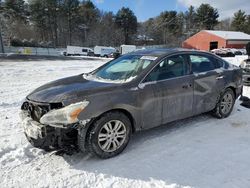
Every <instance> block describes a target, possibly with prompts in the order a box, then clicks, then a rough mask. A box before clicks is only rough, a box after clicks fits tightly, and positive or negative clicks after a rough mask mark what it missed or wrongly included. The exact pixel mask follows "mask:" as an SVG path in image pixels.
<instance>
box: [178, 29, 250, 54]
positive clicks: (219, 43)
mask: <svg viewBox="0 0 250 188" xmlns="http://www.w3.org/2000/svg"><path fill="white" fill-rule="evenodd" d="M248 42H250V35H248V34H246V33H243V32H235V31H213V30H202V31H200V32H199V33H196V34H195V35H193V36H191V37H190V38H188V39H187V40H185V41H184V42H183V43H182V47H183V48H190V49H198V50H206V51H209V50H213V49H216V48H238V49H239V48H245V46H246V44H247V43H248Z"/></svg>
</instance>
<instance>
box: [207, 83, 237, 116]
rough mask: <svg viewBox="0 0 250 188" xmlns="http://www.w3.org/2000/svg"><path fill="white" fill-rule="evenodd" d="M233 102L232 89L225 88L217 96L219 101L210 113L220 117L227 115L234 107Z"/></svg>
mask: <svg viewBox="0 0 250 188" xmlns="http://www.w3.org/2000/svg"><path fill="white" fill-rule="evenodd" d="M234 103H235V94H234V92H233V90H232V89H230V88H227V89H226V90H225V91H224V92H223V93H222V94H221V95H220V98H219V101H218V102H217V104H216V107H215V108H214V110H213V111H212V115H214V116H215V117H217V118H219V119H222V118H226V117H228V116H229V115H230V114H231V112H232V110H233V107H234Z"/></svg>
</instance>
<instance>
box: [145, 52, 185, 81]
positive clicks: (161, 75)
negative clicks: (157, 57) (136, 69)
mask: <svg viewBox="0 0 250 188" xmlns="http://www.w3.org/2000/svg"><path fill="white" fill-rule="evenodd" d="M187 72H188V64H187V63H186V61H185V56H183V55H175V56H172V57H169V58H167V59H165V60H163V61H162V62H160V63H159V64H158V65H157V66H156V67H155V68H154V69H153V71H152V72H150V73H149V75H148V76H147V77H146V79H145V81H144V82H152V81H159V80H166V79H170V78H175V77H180V76H184V75H186V74H187Z"/></svg>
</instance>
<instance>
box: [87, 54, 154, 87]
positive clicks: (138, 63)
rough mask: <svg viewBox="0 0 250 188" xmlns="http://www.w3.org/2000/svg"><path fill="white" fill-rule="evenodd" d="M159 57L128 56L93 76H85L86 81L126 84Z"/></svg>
mask: <svg viewBox="0 0 250 188" xmlns="http://www.w3.org/2000/svg"><path fill="white" fill-rule="evenodd" d="M156 59H157V57H154V56H142V55H126V56H122V57H120V58H118V59H115V60H113V61H110V62H109V63H107V64H106V65H104V66H103V67H101V68H100V69H97V71H95V72H94V73H93V74H90V75H85V77H84V78H85V79H88V80H94V81H100V82H112V83H124V82H129V81H131V80H133V79H134V78H136V77H137V76H138V75H139V74H140V73H141V72H142V71H143V70H144V69H145V68H147V67H148V66H149V65H150V64H151V63H152V62H153V61H154V60H156Z"/></svg>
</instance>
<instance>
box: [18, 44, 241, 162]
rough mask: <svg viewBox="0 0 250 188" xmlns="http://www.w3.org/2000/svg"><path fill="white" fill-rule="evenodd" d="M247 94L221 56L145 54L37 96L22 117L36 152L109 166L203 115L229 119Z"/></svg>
mask: <svg viewBox="0 0 250 188" xmlns="http://www.w3.org/2000/svg"><path fill="white" fill-rule="evenodd" d="M241 91H242V73H241V70H240V69H239V68H237V67H235V66H233V65H231V64H229V63H228V62H226V61H224V60H222V59H221V58H220V57H218V56H216V55H213V54H210V53H207V52H201V51H193V50H192V51H190V50H185V49H156V50H141V51H137V52H133V53H130V54H127V55H124V56H121V57H119V58H118V59H115V60H112V61H110V62H108V63H106V64H104V65H103V66H101V67H100V68H98V69H96V70H94V71H93V72H90V73H88V74H81V75H76V76H72V77H68V78H64V79H60V80H56V81H53V82H50V83H48V84H46V85H43V86H41V87H39V88H37V89H36V90H34V91H33V92H32V93H30V94H29V95H28V96H27V97H26V101H25V102H24V103H23V104H22V107H21V109H22V110H21V111H22V112H21V117H22V120H23V121H22V124H23V126H24V130H25V135H26V137H27V139H28V140H29V141H30V143H31V144H32V145H33V146H35V147H39V148H43V149H45V150H53V149H58V148H61V149H66V148H75V149H78V150H81V151H84V152H85V151H88V152H91V153H92V154H94V155H96V156H98V157H100V158H109V157H113V156H115V155H117V154H119V153H121V152H122V151H123V150H124V149H125V147H126V146H127V144H128V142H129V139H130V136H131V134H132V133H134V132H136V131H140V130H145V129H150V128H153V127H156V126H159V125H162V124H166V123H168V122H172V121H175V120H180V119H184V118H187V117H191V116H194V115H197V114H201V113H204V112H211V113H212V114H213V115H214V116H216V117H217V118H226V117H227V116H229V115H230V113H231V111H232V109H233V106H234V103H235V100H236V99H237V98H238V96H239V95H240V94H241Z"/></svg>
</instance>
